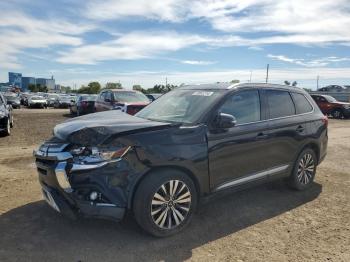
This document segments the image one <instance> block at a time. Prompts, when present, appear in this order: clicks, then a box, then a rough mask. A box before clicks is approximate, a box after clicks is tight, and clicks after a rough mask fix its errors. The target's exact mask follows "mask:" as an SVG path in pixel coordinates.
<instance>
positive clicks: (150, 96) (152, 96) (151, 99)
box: [146, 94, 162, 102]
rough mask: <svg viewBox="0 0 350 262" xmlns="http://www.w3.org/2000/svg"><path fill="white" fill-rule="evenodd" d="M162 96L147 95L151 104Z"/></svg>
mask: <svg viewBox="0 0 350 262" xmlns="http://www.w3.org/2000/svg"><path fill="white" fill-rule="evenodd" d="M161 95H162V94H147V95H146V96H147V97H148V99H149V101H150V102H153V101H154V100H156V99H157V98H159V97H160V96H161Z"/></svg>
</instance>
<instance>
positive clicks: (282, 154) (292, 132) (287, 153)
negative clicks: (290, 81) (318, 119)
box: [263, 89, 307, 171]
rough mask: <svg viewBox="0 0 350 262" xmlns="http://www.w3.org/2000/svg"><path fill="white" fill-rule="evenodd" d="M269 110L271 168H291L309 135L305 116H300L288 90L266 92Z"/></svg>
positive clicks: (269, 156)
mask: <svg viewBox="0 0 350 262" xmlns="http://www.w3.org/2000/svg"><path fill="white" fill-rule="evenodd" d="M263 94H264V97H265V101H266V107H267V109H268V119H269V121H268V123H269V131H268V136H269V141H270V143H269V146H268V148H266V155H268V160H267V161H268V164H269V165H270V166H271V167H281V169H282V167H283V168H284V170H282V171H286V170H287V169H288V168H291V167H292V165H293V161H294V158H295V155H296V153H297V151H298V149H299V148H300V145H301V144H302V143H303V137H305V136H306V135H307V124H306V122H305V118H304V115H303V114H298V113H297V111H296V107H295V103H294V101H293V98H292V95H291V93H290V92H288V91H287V90H277V89H272V90H264V92H263Z"/></svg>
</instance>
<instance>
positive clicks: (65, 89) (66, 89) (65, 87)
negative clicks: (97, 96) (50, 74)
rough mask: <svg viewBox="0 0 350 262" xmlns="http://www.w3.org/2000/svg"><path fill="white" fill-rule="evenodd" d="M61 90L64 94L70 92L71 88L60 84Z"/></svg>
mask: <svg viewBox="0 0 350 262" xmlns="http://www.w3.org/2000/svg"><path fill="white" fill-rule="evenodd" d="M61 92H64V93H66V94H69V93H72V88H71V87H70V86H61Z"/></svg>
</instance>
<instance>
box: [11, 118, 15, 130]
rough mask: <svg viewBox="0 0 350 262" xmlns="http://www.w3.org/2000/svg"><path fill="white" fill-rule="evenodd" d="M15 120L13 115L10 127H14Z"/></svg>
mask: <svg viewBox="0 0 350 262" xmlns="http://www.w3.org/2000/svg"><path fill="white" fill-rule="evenodd" d="M14 124H15V123H14V120H13V115H11V121H10V127H11V128H12V127H13V126H14Z"/></svg>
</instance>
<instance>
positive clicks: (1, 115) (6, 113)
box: [0, 92, 13, 136]
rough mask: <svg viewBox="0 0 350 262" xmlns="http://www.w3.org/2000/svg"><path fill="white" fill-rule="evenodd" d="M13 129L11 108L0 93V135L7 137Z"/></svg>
mask: <svg viewBox="0 0 350 262" xmlns="http://www.w3.org/2000/svg"><path fill="white" fill-rule="evenodd" d="M12 127H13V115H12V106H11V105H8V104H7V101H6V98H5V97H4V95H3V94H2V93H1V92H0V133H2V134H4V135H7V136H9V135H10V134H11V128H12Z"/></svg>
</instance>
